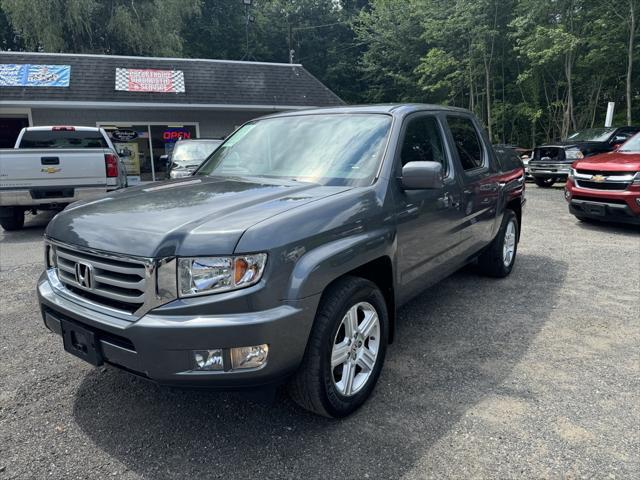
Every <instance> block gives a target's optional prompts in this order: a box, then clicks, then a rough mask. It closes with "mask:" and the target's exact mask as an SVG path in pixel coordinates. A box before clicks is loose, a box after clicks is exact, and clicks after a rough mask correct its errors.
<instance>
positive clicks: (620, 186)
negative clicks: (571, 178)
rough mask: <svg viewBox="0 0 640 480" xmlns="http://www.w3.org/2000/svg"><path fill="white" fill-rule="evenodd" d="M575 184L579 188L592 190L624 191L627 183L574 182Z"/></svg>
mask: <svg viewBox="0 0 640 480" xmlns="http://www.w3.org/2000/svg"><path fill="white" fill-rule="evenodd" d="M576 184H577V185H578V187H581V188H591V189H593V190H618V191H620V190H626V189H627V187H628V186H629V184H628V183H619V182H602V183H599V182H590V181H588V180H576Z"/></svg>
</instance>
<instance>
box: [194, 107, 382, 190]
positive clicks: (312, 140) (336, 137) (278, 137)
mask: <svg viewBox="0 0 640 480" xmlns="http://www.w3.org/2000/svg"><path fill="white" fill-rule="evenodd" d="M390 126H391V116H389V115H384V114H353V115H350V114H320V115H292V116H287V117H274V118H266V119H263V120H258V121H255V122H252V123H248V124H246V125H244V126H243V127H242V128H240V129H239V130H238V131H236V132H235V133H234V134H233V135H232V136H231V137H229V138H228V139H227V141H225V142H224V143H223V144H222V145H221V146H220V148H218V149H217V150H216V151H215V152H214V153H213V155H211V157H209V158H208V159H207V161H206V162H205V163H204V164H203V166H202V167H201V168H200V169H199V170H198V171H197V172H196V175H212V176H213V175H215V176H257V177H273V178H283V179H290V180H297V181H302V182H312V183H318V184H322V185H358V186H360V185H368V184H370V183H371V182H372V181H373V179H374V178H375V176H376V173H377V171H378V167H379V165H380V161H381V157H382V152H383V149H384V145H385V143H386V139H387V136H388V135H389V129H390Z"/></svg>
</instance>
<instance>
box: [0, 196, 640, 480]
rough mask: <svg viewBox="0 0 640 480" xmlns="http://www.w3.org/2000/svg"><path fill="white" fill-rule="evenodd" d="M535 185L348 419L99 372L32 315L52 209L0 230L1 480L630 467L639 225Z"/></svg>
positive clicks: (619, 473) (639, 430)
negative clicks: (504, 244)
mask: <svg viewBox="0 0 640 480" xmlns="http://www.w3.org/2000/svg"><path fill="white" fill-rule="evenodd" d="M527 196H528V204H527V210H526V213H525V221H524V227H523V230H524V231H523V237H522V240H521V243H520V248H519V252H518V260H517V263H516V266H515V269H514V272H513V274H512V275H511V276H510V277H509V278H508V279H506V280H493V279H487V278H484V277H481V276H479V275H477V274H476V273H475V272H474V271H473V268H468V269H465V270H463V271H461V272H459V273H457V274H456V275H454V276H453V277H451V278H449V279H448V280H446V281H445V282H443V283H442V284H440V285H438V286H436V287H434V288H432V289H430V290H428V291H426V292H425V293H424V294H422V295H421V296H420V297H419V298H417V299H416V300H414V301H413V302H412V303H410V304H409V305H407V306H406V307H404V308H403V309H402V310H401V312H400V320H399V325H398V331H397V335H396V342H395V343H394V344H393V345H392V346H391V348H390V350H389V353H388V355H387V362H386V365H385V368H384V370H383V373H382V376H381V378H380V382H379V384H378V387H377V388H376V390H375V392H374V395H373V397H372V398H371V399H370V401H369V402H368V403H367V404H366V405H365V406H364V408H362V409H361V410H359V411H358V412H357V413H356V414H354V415H353V416H351V417H349V418H347V419H346V420H343V421H331V420H327V419H324V418H320V417H316V416H313V415H312V414H309V413H306V412H304V411H302V410H300V409H299V408H297V407H296V406H295V405H294V404H293V403H292V402H291V401H290V400H288V399H287V397H286V396H285V395H279V396H278V397H277V399H276V400H275V402H274V403H272V404H265V403H263V402H258V401H255V400H252V399H247V398H246V397H245V396H243V395H241V394H239V393H220V392H211V391H194V390H188V391H184V390H174V389H168V388H160V387H157V386H155V385H154V384H151V383H149V382H146V381H144V380H140V379H137V378H134V377H132V376H130V375H128V374H126V373H123V372H120V371H117V370H114V369H110V368H100V369H93V368H91V367H90V366H89V365H87V364H84V363H83V362H82V361H80V360H77V359H75V358H74V357H72V356H70V355H68V354H66V353H64V352H63V350H62V342H61V339H60V338H59V337H57V336H55V335H53V334H51V333H48V331H47V330H46V329H45V327H44V326H43V324H42V321H41V318H40V314H39V310H38V305H37V300H36V296H35V282H36V279H37V277H38V275H39V274H40V272H41V271H42V268H43V266H42V246H41V236H42V233H43V228H44V225H45V224H46V221H47V219H48V218H49V217H48V216H47V215H40V216H38V217H36V218H33V219H31V220H30V221H29V223H28V228H27V229H25V230H24V231H21V232H2V231H0V266H1V272H0V279H1V282H2V283H1V289H2V290H1V297H0V302H1V305H0V479H9V478H45V477H48V478H104V477H107V476H115V477H118V478H132V479H133V478H153V479H164V478H217V477H224V478H331V479H333V478H340V479H352V478H385V479H387V478H406V479H413V478H443V477H454V478H471V477H473V478H514V477H520V478H559V477H562V478H564V477H568V478H582V477H588V478H609V477H611V478H632V477H633V478H637V477H638V474H639V472H640V461H639V455H640V454H639V452H640V375H639V373H640V326H639V323H638V322H639V320H640V302H639V295H640V294H639V292H640V232H639V231H637V230H634V229H633V228H631V227H621V226H612V225H591V224H581V223H579V222H578V221H577V220H575V219H574V217H573V216H571V215H570V214H569V213H568V211H567V207H566V204H565V202H564V200H563V194H562V189H561V188H554V189H550V190H542V189H538V188H537V187H535V186H529V189H528V193H527Z"/></svg>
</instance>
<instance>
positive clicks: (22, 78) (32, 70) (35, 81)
mask: <svg viewBox="0 0 640 480" xmlns="http://www.w3.org/2000/svg"><path fill="white" fill-rule="evenodd" d="M70 77H71V67H70V66H69V65H30V64H10V63H4V64H0V87H68V86H69V78H70Z"/></svg>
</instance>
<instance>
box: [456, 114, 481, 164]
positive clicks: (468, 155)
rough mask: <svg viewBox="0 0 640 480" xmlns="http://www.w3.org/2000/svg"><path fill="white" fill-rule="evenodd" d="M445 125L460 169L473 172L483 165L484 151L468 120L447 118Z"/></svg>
mask: <svg viewBox="0 0 640 480" xmlns="http://www.w3.org/2000/svg"><path fill="white" fill-rule="evenodd" d="M447 123H448V125H449V130H451V135H452V136H453V142H454V144H455V146H456V150H457V152H458V157H459V158H460V163H461V164H462V168H463V169H464V170H465V171H466V170H473V169H475V168H479V167H482V166H483V165H484V149H483V148H482V143H481V141H480V136H479V135H478V131H477V130H476V127H475V125H474V124H473V122H472V121H471V119H470V118H467V117H456V116H447Z"/></svg>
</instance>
